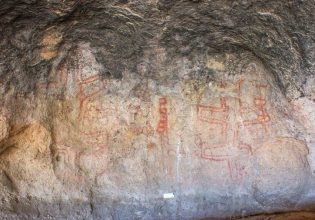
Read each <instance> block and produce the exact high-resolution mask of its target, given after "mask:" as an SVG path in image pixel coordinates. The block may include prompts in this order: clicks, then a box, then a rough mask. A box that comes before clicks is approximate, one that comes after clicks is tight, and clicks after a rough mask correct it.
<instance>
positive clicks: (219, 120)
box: [197, 97, 229, 135]
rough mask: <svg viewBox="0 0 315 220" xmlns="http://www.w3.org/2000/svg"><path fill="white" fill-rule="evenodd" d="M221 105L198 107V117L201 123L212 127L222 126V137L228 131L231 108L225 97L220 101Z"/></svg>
mask: <svg viewBox="0 0 315 220" xmlns="http://www.w3.org/2000/svg"><path fill="white" fill-rule="evenodd" d="M220 103H221V104H220V106H206V105H197V115H198V120H200V121H203V122H206V123H208V124H210V125H213V124H214V125H220V126H221V135H224V134H226V131H227V124H228V121H227V118H228V116H229V107H228V106H227V104H226V98H224V97H223V98H221V99H220Z"/></svg>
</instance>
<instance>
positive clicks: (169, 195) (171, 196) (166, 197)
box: [163, 193, 175, 199]
mask: <svg viewBox="0 0 315 220" xmlns="http://www.w3.org/2000/svg"><path fill="white" fill-rule="evenodd" d="M174 197H175V195H174V193H164V194H163V198H164V199H174Z"/></svg>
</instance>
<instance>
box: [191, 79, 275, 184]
mask: <svg viewBox="0 0 315 220" xmlns="http://www.w3.org/2000/svg"><path fill="white" fill-rule="evenodd" d="M245 82H248V83H249V85H250V86H251V87H252V88H254V89H255V94H256V95H255V96H254V97H253V98H252V105H251V106H248V105H245V104H244V103H243V99H244V97H243V96H244V94H242V88H244V87H245V86H246V85H244V83H245ZM228 83H229V82H221V83H220V84H219V86H220V88H222V89H225V88H226V86H227V85H228ZM230 85H231V87H232V88H233V89H232V91H234V92H235V93H234V94H236V96H234V97H233V98H231V97H221V98H220V103H219V105H197V121H199V122H202V123H205V124H208V126H210V131H209V132H216V130H217V127H218V126H219V128H220V130H219V131H220V132H218V133H213V134H212V135H214V134H215V135H216V136H215V138H216V139H217V141H216V142H217V143H214V144H210V143H207V142H206V141H204V140H203V138H205V137H202V136H201V135H198V134H197V135H196V139H195V143H196V145H197V146H198V147H199V149H200V153H199V157H200V158H202V159H205V160H211V161H216V162H222V163H225V164H226V167H227V169H228V170H229V175H230V178H231V179H232V180H233V181H235V182H238V183H239V182H241V181H242V180H243V178H244V177H245V176H246V167H244V166H243V165H242V164H240V163H239V162H238V161H236V160H235V159H234V158H233V157H234V155H235V154H234V153H232V152H231V149H229V148H230V147H228V146H229V144H228V138H229V137H230V136H231V138H232V137H233V146H235V147H236V148H235V150H236V151H237V152H238V154H246V155H252V154H253V149H252V147H251V145H250V144H249V143H246V142H245V141H243V140H241V137H240V129H244V128H246V129H250V127H252V126H261V129H262V132H263V133H265V132H267V125H268V122H270V120H271V118H270V115H269V113H268V111H267V107H266V105H267V100H266V97H265V95H264V94H265V91H266V90H267V88H268V86H267V85H266V84H262V83H259V82H257V81H245V80H244V79H240V80H238V81H236V82H235V83H231V84H230ZM247 86H248V85H247ZM228 98H229V99H228ZM230 101H231V102H232V103H234V104H236V106H235V108H234V109H235V110H233V112H232V111H231V108H230V106H229V104H231V103H229V102H230ZM245 106H246V107H245ZM231 114H235V115H237V117H238V118H241V119H243V118H245V119H243V120H242V121H241V122H235V121H234V120H231V117H232V118H233V116H232V115H231ZM253 116H256V117H254V118H250V117H253ZM202 123H201V125H202ZM229 130H230V131H229ZM231 131H232V132H231ZM218 140H219V141H218Z"/></svg>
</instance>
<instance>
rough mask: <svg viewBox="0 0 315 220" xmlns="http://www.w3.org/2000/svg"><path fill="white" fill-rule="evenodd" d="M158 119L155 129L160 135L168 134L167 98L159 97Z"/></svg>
mask: <svg viewBox="0 0 315 220" xmlns="http://www.w3.org/2000/svg"><path fill="white" fill-rule="evenodd" d="M159 113H160V119H159V122H158V125H157V128H156V131H157V132H158V133H159V134H160V135H167V134H168V116H167V99H166V98H165V97H163V98H160V99H159Z"/></svg>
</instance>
